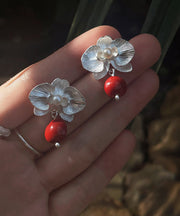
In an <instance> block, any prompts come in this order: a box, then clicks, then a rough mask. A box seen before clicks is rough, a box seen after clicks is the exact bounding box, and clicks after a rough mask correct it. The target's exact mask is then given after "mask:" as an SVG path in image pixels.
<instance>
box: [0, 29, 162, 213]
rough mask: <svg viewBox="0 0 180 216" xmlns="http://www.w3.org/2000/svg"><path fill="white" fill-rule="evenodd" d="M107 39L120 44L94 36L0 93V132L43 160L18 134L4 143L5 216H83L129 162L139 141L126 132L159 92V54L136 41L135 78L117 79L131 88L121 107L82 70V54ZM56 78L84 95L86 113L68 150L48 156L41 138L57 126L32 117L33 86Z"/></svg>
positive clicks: (0, 173) (0, 206)
mask: <svg viewBox="0 0 180 216" xmlns="http://www.w3.org/2000/svg"><path fill="white" fill-rule="evenodd" d="M104 35H109V36H111V37H112V38H113V39H115V38H118V37H120V34H119V32H118V31H117V30H116V29H114V28H112V27H110V26H100V27H97V28H94V29H92V30H90V31H88V32H86V33H84V34H82V35H81V36H79V37H77V38H76V39H74V40H73V41H71V42H70V43H69V44H67V45H65V46H64V47H62V48H61V49H59V50H57V51H56V52H55V53H53V54H52V55H50V56H49V57H47V58H45V59H43V60H42V61H40V62H38V63H35V64H33V65H31V66H30V67H28V68H26V69H25V70H23V71H22V72H20V73H19V74H17V75H16V76H15V77H13V78H12V79H11V80H9V81H8V82H6V83H5V84H3V85H2V86H1V87H0V103H1V104H3V106H1V107H0V119H1V123H0V124H1V125H3V126H4V127H7V128H10V129H13V128H18V130H19V131H20V133H21V134H22V135H23V136H24V137H25V139H26V140H27V141H28V142H29V143H30V144H31V145H32V146H33V147H34V148H36V149H37V150H38V151H40V152H42V153H44V154H43V155H42V156H41V157H38V156H37V155H35V154H33V153H32V152H31V151H29V150H28V149H27V148H26V147H25V146H24V145H23V144H22V143H21V141H20V140H19V139H18V137H17V136H16V135H15V134H14V133H12V135H11V136H10V137H9V138H6V139H0V158H1V163H0V191H1V193H0V215H3V216H32V215H39V216H60V215H61V216H75V215H79V214H80V212H81V211H82V210H83V209H84V208H85V207H87V205H88V204H89V203H90V202H91V201H92V200H93V199H94V197H96V195H97V194H98V193H99V192H101V191H102V189H103V188H104V187H105V186H106V185H107V184H108V182H109V181H110V180H111V178H112V177H113V176H114V175H115V174H116V173H117V172H119V171H120V170H121V168H122V167H123V166H124V164H125V163H126V162H127V161H128V159H129V157H130V155H131V153H132V151H133V148H134V145H135V138H134V136H133V134H132V133H131V132H130V131H128V130H125V128H126V126H127V125H128V123H129V122H130V121H131V120H132V119H133V118H134V117H135V116H136V115H137V114H138V113H139V112H140V111H141V110H142V109H143V107H144V106H145V105H146V104H147V103H148V102H149V101H150V100H151V99H152V97H153V96H154V95H155V94H156V92H157V90H158V86H159V80H158V77H157V75H156V74H155V72H153V71H152V70H151V69H149V68H150V67H151V66H152V65H153V64H154V63H155V62H156V61H157V60H158V58H159V56H160V53H161V49H160V45H159V42H158V41H157V39H156V38H155V37H154V36H152V35H149V34H142V35H138V36H136V37H134V38H132V39H131V40H130V42H131V43H132V44H133V46H134V48H135V52H136V53H135V57H134V58H133V61H132V65H133V71H132V72H131V73H117V74H119V75H120V76H121V77H122V78H124V79H125V80H126V82H127V83H128V91H127V93H126V94H125V95H124V96H123V97H122V98H121V99H120V101H119V102H115V101H112V100H111V99H110V98H109V97H108V96H106V95H105V93H104V91H103V83H104V81H105V79H103V80H100V81H97V80H95V79H93V78H92V76H91V73H89V72H87V71H85V70H84V69H83V68H82V66H81V62H80V57H81V55H82V54H83V52H84V51H85V50H86V49H87V48H88V47H89V46H91V45H93V44H95V43H96V41H97V39H98V38H99V37H102V36H104ZM57 77H60V78H63V79H67V80H69V81H70V82H71V85H73V86H75V87H76V88H77V89H79V90H80V91H81V93H82V94H83V95H84V96H85V98H86V101H87V106H86V108H85V109H84V110H83V111H82V112H80V113H78V114H76V117H75V119H74V121H73V122H71V123H70V124H68V136H67V138H66V139H65V140H64V142H63V147H62V148H60V149H58V150H56V151H50V150H51V148H52V145H51V144H49V143H47V142H46V141H45V139H44V136H43V133H44V128H45V127H46V125H47V124H48V123H49V121H50V120H51V118H50V116H49V115H46V116H43V117H35V116H33V113H32V109H33V107H32V105H31V104H30V102H29V100H28V94H29V92H30V91H31V89H32V88H33V87H34V86H35V85H37V84H40V83H43V82H51V81H52V80H54V79H55V78H57Z"/></svg>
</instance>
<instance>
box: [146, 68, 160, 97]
mask: <svg viewBox="0 0 180 216" xmlns="http://www.w3.org/2000/svg"><path fill="white" fill-rule="evenodd" d="M148 73H149V76H150V79H151V83H152V84H153V87H154V88H153V89H154V95H155V94H156V93H157V92H158V90H159V85H160V81H159V76H158V75H157V73H156V72H155V71H154V70H152V69H149V70H148Z"/></svg>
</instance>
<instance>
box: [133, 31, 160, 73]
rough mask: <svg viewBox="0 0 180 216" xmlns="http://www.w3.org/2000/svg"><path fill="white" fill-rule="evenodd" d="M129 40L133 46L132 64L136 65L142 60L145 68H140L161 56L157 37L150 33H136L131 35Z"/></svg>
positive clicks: (149, 64) (147, 65)
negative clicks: (133, 35)
mask: <svg viewBox="0 0 180 216" xmlns="http://www.w3.org/2000/svg"><path fill="white" fill-rule="evenodd" d="M130 42H131V43H132V44H133V46H134V48H135V56H134V59H133V64H134V65H136V64H137V65H138V64H140V62H144V63H145V64H144V65H146V68H142V69H143V70H145V69H147V68H149V67H151V66H152V65H153V64H155V63H156V62H157V61H158V59H159V57H160V56H161V45H160V43H159V41H158V40H157V38H156V37H155V36H154V35H152V34H147V33H143V34H140V35H137V36H135V37H133V38H132V39H131V40H130ZM142 54H143V55H142ZM150 54H151V55H150Z"/></svg>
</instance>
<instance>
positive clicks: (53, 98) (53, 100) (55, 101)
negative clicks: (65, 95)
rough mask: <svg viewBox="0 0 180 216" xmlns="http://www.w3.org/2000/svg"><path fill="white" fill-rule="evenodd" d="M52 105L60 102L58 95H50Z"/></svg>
mask: <svg viewBox="0 0 180 216" xmlns="http://www.w3.org/2000/svg"><path fill="white" fill-rule="evenodd" d="M51 103H52V104H53V105H56V106H58V105H60V104H61V97H60V96H59V95H54V96H53V97H52V102H51Z"/></svg>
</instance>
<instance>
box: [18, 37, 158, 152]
mask: <svg viewBox="0 0 180 216" xmlns="http://www.w3.org/2000/svg"><path fill="white" fill-rule="evenodd" d="M130 42H131V43H132V44H133V46H134V47H135V51H136V54H135V57H134V60H133V62H132V64H133V71H132V73H128V74H127V73H121V77H122V78H124V79H125V80H126V82H127V83H128V84H129V83H130V82H132V80H134V79H135V78H137V77H138V76H139V75H140V74H141V73H142V72H143V71H144V70H145V69H147V68H149V67H150V66H152V65H153V64H154V63H155V62H156V61H157V59H158V58H159V55H160V46H159V42H158V41H157V39H156V38H155V37H154V36H151V35H148V34H142V35H139V36H137V37H135V38H133V39H132V40H131V41H130ZM103 83H104V80H102V81H97V80H95V79H93V78H92V77H91V74H88V75H87V76H84V77H83V78H82V79H80V80H78V81H77V82H75V83H74V86H75V87H77V88H78V89H79V90H80V91H81V92H82V93H83V95H84V96H85V97H86V101H87V106H86V108H85V110H84V111H83V112H81V113H79V114H77V115H76V117H75V119H74V121H73V122H71V123H70V124H69V125H68V133H71V132H72V131H73V130H74V129H76V128H77V127H78V126H80V125H81V124H82V123H83V122H85V121H86V120H87V119H88V118H89V117H90V116H91V115H92V114H93V113H95V112H96V111H97V110H98V109H100V108H101V107H102V106H103V105H104V104H105V103H107V101H108V100H110V99H109V98H108V97H107V96H106V95H105V93H104V90H103ZM50 121H51V117H50V116H49V115H46V116H44V117H41V118H39V117H34V118H32V119H30V120H29V121H27V122H26V123H25V124H23V125H22V126H21V127H20V128H19V131H20V132H21V134H23V135H24V137H26V139H27V140H28V141H29V142H30V143H31V144H32V145H33V146H34V147H35V148H36V149H38V150H39V151H40V152H45V151H47V150H48V149H49V148H51V147H52V145H51V144H50V143H47V142H46V141H45V139H44V130H45V127H46V126H47V124H48V123H49V122H50ZM31 128H36V130H31Z"/></svg>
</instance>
